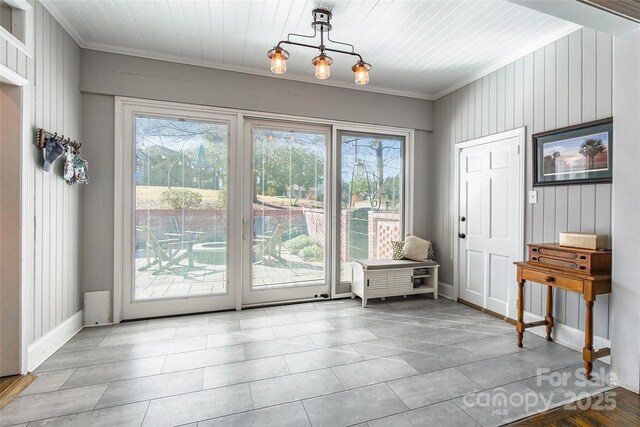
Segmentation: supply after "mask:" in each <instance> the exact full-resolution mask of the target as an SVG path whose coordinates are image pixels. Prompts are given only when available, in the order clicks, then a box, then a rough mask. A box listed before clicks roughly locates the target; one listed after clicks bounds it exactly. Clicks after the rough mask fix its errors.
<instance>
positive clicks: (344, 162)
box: [335, 131, 405, 294]
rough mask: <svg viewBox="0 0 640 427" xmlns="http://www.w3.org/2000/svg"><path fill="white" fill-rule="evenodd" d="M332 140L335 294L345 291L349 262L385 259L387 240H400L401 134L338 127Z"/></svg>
mask: <svg viewBox="0 0 640 427" xmlns="http://www.w3.org/2000/svg"><path fill="white" fill-rule="evenodd" d="M338 144H339V147H338V158H339V160H338V163H339V177H338V179H339V181H338V192H339V195H338V205H339V213H338V215H339V218H338V219H337V220H336V223H337V233H336V234H337V239H336V240H337V243H336V245H335V247H336V258H338V260H337V261H338V262H337V265H338V269H337V271H338V277H339V280H338V283H336V294H343V293H348V292H351V263H352V261H353V260H357V259H385V258H386V259H391V257H392V246H391V242H392V241H395V240H404V238H403V234H404V223H403V215H404V209H403V202H404V179H403V178H404V152H405V138H404V137H400V136H393V135H379V134H371V133H359V132H347V131H341V132H338ZM338 251H339V254H338Z"/></svg>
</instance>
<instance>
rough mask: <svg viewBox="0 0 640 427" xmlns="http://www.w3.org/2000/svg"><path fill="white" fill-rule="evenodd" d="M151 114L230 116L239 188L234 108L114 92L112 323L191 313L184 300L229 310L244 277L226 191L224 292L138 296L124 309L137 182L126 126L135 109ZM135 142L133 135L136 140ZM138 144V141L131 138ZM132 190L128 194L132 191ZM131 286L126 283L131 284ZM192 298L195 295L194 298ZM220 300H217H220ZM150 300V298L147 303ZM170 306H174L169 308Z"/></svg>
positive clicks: (233, 176) (232, 200)
mask: <svg viewBox="0 0 640 427" xmlns="http://www.w3.org/2000/svg"><path fill="white" fill-rule="evenodd" d="M138 113H139V114H141V115H148V116H160V117H169V118H174V117H175V118H181V119H187V120H190V119H191V120H199V121H226V122H228V126H229V128H228V132H229V137H228V156H229V158H228V182H227V188H240V182H239V181H237V179H238V174H237V173H233V170H234V169H237V164H238V163H240V162H239V161H238V155H237V154H238V146H239V144H238V141H237V138H238V135H237V127H238V126H237V120H238V117H237V115H236V114H233V113H230V112H228V111H226V112H221V111H217V110H213V109H210V108H207V107H199V106H193V105H187V104H175V103H154V102H145V101H141V100H133V99H125V98H116V102H115V123H116V126H115V129H116V132H115V155H114V157H115V159H114V160H115V167H114V172H115V173H114V274H113V279H114V294H113V305H114V313H113V323H119V322H120V321H121V320H122V319H123V318H125V317H126V318H127V320H130V319H136V318H148V317H157V316H171V315H179V314H187V313H189V310H186V311H185V310H184V309H183V307H184V306H185V305H191V306H195V308H194V309H193V312H207V311H211V310H225V309H227V310H228V309H233V308H236V303H237V295H236V294H237V286H236V285H235V284H236V283H237V282H239V281H240V277H239V276H238V275H237V271H238V269H237V268H236V266H235V264H236V263H237V261H234V260H237V259H238V258H237V256H236V254H237V253H238V248H237V246H239V244H238V242H239V235H238V232H239V230H240V220H239V218H238V217H237V216H236V215H229V212H233V210H234V206H236V205H237V203H238V200H237V199H238V197H235V193H234V192H233V191H228V192H227V195H228V202H227V221H228V222H227V292H225V293H224V294H212V295H198V296H192V297H177V298H166V299H152V300H149V301H138V302H136V304H140V305H139V306H138V307H137V308H136V311H137V313H135V314H133V313H131V312H130V313H129V314H126V313H125V310H126V309H127V306H128V305H129V304H133V298H131V300H132V302H131V303H126V302H125V298H127V297H132V295H131V293H130V292H131V287H132V285H133V284H134V283H135V270H134V266H133V264H132V262H131V260H132V259H133V251H134V245H135V232H134V227H133V225H134V224H135V209H134V203H135V187H134V175H135V171H134V167H135V160H134V150H133V148H134V147H133V146H130V145H129V144H128V141H129V138H131V135H130V134H128V132H130V131H132V130H133V126H135V123H133V118H134V117H135V116H136V115H137V114H138ZM132 142H133V141H132ZM133 144H135V142H133ZM128 196H130V197H128ZM127 287H128V288H127ZM211 299H214V300H219V301H220V305H219V306H216V305H211V304H208V303H207V302H206V301H210V300H211ZM194 301H196V302H195V303H194ZM216 302H218V301H216ZM146 303H149V304H147V305H145V304H146ZM159 304H163V306H164V307H165V309H164V310H160V311H158V305H159ZM167 306H169V307H171V308H166V307H167Z"/></svg>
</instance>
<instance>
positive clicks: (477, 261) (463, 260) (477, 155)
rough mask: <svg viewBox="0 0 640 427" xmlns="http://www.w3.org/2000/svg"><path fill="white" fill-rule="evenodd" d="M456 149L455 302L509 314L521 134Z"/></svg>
mask: <svg viewBox="0 0 640 427" xmlns="http://www.w3.org/2000/svg"><path fill="white" fill-rule="evenodd" d="M503 135H504V136H501V135H494V136H492V137H488V138H483V139H480V140H476V141H475V143H474V141H470V142H467V143H463V144H460V145H459V146H458V147H459V151H458V156H459V157H458V173H459V178H458V183H459V193H458V194H459V205H458V218H457V220H458V227H457V228H458V242H459V245H458V249H459V251H458V257H459V258H458V269H459V271H458V284H459V298H460V299H463V300H465V301H468V302H471V303H473V304H476V305H478V306H481V307H483V308H487V309H489V310H492V311H495V312H496V313H500V314H504V315H506V314H507V310H508V304H509V300H510V299H509V284H510V283H512V282H513V281H514V280H515V268H514V266H513V262H515V261H519V260H520V253H521V248H520V246H521V237H520V229H521V221H522V213H521V196H522V191H523V189H522V188H521V187H522V185H521V176H520V173H521V167H522V166H521V161H520V155H521V154H520V151H521V150H520V146H521V145H522V138H523V136H522V133H521V132H507V133H505V134H503Z"/></svg>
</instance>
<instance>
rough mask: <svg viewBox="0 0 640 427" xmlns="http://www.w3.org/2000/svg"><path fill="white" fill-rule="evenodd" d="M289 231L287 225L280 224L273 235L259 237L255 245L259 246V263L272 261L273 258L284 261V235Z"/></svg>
mask: <svg viewBox="0 0 640 427" xmlns="http://www.w3.org/2000/svg"><path fill="white" fill-rule="evenodd" d="M286 229H287V225H286V224H278V226H277V227H276V229H275V230H274V231H273V233H272V234H271V235H268V236H258V237H257V238H256V239H255V240H254V243H256V244H257V246H258V248H259V249H260V251H259V253H258V254H259V261H258V262H261V261H264V260H265V259H266V260H267V261H271V258H272V257H273V258H275V259H278V260H281V259H282V235H283V234H284V232H285V231H286Z"/></svg>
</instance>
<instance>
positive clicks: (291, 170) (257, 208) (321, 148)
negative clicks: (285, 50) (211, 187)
mask: <svg viewBox="0 0 640 427" xmlns="http://www.w3.org/2000/svg"><path fill="white" fill-rule="evenodd" d="M244 132H245V138H246V142H245V151H244V162H243V163H244V165H245V171H244V180H243V181H244V188H243V190H244V191H243V192H242V197H243V199H244V215H243V229H242V242H243V248H244V249H243V262H242V269H243V278H246V279H245V280H243V289H242V304H243V305H250V304H260V303H268V302H280V301H291V300H304V299H312V298H328V295H329V280H328V277H329V274H328V272H329V271H331V270H330V268H329V267H328V266H329V265H330V261H331V260H330V259H329V248H330V243H331V240H330V236H331V222H330V221H329V220H328V213H329V204H328V201H329V200H331V199H330V197H329V194H328V191H327V190H328V188H329V185H328V184H327V182H328V181H329V180H328V179H325V178H326V177H327V176H329V171H330V168H329V162H328V159H329V155H328V153H329V147H330V136H329V135H330V134H331V132H330V128H328V127H321V126H308V125H303V124H295V125H287V124H283V123H278V122H269V121H257V120H247V121H246V122H245V131H244Z"/></svg>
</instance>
